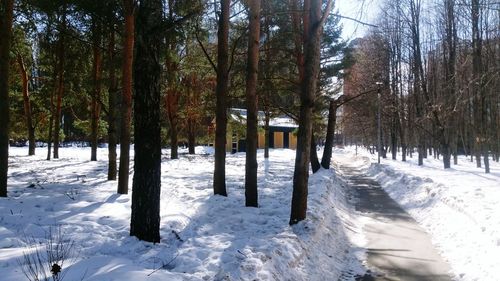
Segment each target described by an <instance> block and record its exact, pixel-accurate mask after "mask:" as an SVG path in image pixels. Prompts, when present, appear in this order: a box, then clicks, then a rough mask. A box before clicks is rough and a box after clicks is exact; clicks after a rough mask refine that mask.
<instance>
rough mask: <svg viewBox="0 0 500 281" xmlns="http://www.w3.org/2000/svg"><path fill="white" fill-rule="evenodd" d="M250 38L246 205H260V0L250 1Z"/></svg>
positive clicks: (247, 85) (247, 92)
mask: <svg viewBox="0 0 500 281" xmlns="http://www.w3.org/2000/svg"><path fill="white" fill-rule="evenodd" d="M249 6H250V7H249V15H248V17H249V26H248V29H249V38H248V57H247V77H246V78H247V79H246V105H247V136H246V153H245V160H246V161H245V206H247V207H258V206H259V203H258V193H257V168H258V164H257V142H258V137H259V136H258V124H257V122H258V120H257V116H258V108H257V74H258V71H259V37H260V0H251V1H249Z"/></svg>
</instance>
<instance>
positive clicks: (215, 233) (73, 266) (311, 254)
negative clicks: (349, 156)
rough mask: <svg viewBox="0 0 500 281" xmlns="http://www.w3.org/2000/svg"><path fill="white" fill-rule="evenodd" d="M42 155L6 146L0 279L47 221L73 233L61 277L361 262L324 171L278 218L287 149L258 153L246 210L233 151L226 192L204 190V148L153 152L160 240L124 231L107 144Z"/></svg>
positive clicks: (345, 206)
mask: <svg viewBox="0 0 500 281" xmlns="http://www.w3.org/2000/svg"><path fill="white" fill-rule="evenodd" d="M45 153H46V149H44V148H38V149H37V155H36V156H26V154H27V148H11V150H10V155H11V157H10V159H9V193H8V195H9V197H8V198H7V199H5V198H4V199H0V276H2V277H1V280H3V281H19V280H26V278H24V275H23V272H22V271H21V264H26V261H24V260H23V252H24V253H29V252H30V250H29V247H31V248H32V249H33V248H36V247H38V248H40V247H41V248H43V247H44V245H46V244H47V236H48V233H50V232H52V233H57V231H58V230H60V231H61V233H62V234H63V235H64V239H62V241H63V244H64V245H69V244H70V242H71V241H72V242H73V243H74V246H73V248H74V251H73V255H72V258H71V259H68V260H67V261H66V262H65V264H64V265H63V272H65V273H66V278H64V280H69V281H73V280H82V277H84V278H83V280H88V281H103V280H106V281H108V280H294V281H295V280H353V278H354V276H355V275H356V274H357V273H363V272H364V269H363V266H362V265H361V264H360V263H359V262H358V260H362V259H363V256H362V255H363V251H362V250H361V249H360V248H359V249H358V250H357V248H356V247H353V246H352V245H353V243H357V242H360V241H361V242H362V237H361V236H360V234H361V231H360V227H361V226H362V222H361V221H358V217H357V216H356V212H355V210H354V207H353V205H352V203H351V202H349V196H350V195H349V192H348V190H347V186H346V185H345V184H344V183H343V182H342V180H341V179H340V178H338V177H337V175H336V174H335V172H334V171H333V170H322V171H321V172H319V173H317V174H315V175H313V176H311V178H310V183H309V185H310V190H309V204H308V214H307V215H308V219H307V220H306V221H304V222H301V223H299V224H298V225H296V226H294V227H290V226H289V225H288V221H289V214H290V201H291V196H292V176H293V165H294V158H295V151H292V150H287V149H282V150H279V149H277V150H272V151H271V155H270V158H269V160H265V159H264V158H263V153H262V151H259V153H258V162H259V170H258V174H259V208H247V207H244V202H245V200H244V174H245V169H244V167H245V155H244V154H242V153H238V154H233V155H228V157H227V162H226V170H227V171H226V174H227V190H228V195H229V196H228V197H227V198H226V197H221V196H214V195H213V190H212V174H213V156H212V155H210V154H211V151H210V149H208V148H203V147H198V148H197V155H187V154H181V155H180V159H178V160H171V159H169V157H168V156H169V151H167V150H164V151H163V159H162V175H161V177H162V191H161V229H160V232H161V237H162V238H161V242H160V243H159V244H152V243H146V242H142V241H138V240H137V239H136V238H134V237H130V236H129V223H130V203H131V200H130V199H131V195H130V194H128V195H118V194H116V182H110V181H107V180H106V177H107V149H105V148H100V149H99V150H98V160H99V161H97V162H90V161H89V158H90V148H79V147H68V148H61V149H60V152H59V153H60V156H61V157H60V159H56V160H51V161H45V160H44V155H45ZM132 170H133V169H131V171H132ZM131 181H132V177H131ZM55 240H57V237H56V239H55ZM361 242H360V243H361ZM42 250H43V249H42ZM43 255H44V254H42V256H43ZM46 268H48V266H46Z"/></svg>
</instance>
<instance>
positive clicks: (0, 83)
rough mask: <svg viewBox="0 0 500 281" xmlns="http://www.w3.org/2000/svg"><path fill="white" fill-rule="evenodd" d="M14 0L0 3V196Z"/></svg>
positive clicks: (6, 155) (3, 194)
mask: <svg viewBox="0 0 500 281" xmlns="http://www.w3.org/2000/svg"><path fill="white" fill-rule="evenodd" d="M13 9H14V0H2V1H1V3H0V38H2V39H1V40H0V73H1V74H0V124H2V125H1V126H0V197H7V172H8V168H9V53H10V43H11V38H12V16H13Z"/></svg>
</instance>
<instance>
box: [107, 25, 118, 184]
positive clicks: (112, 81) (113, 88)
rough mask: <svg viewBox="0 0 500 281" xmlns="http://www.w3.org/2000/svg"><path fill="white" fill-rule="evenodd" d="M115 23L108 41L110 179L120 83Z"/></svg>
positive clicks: (113, 175)
mask: <svg viewBox="0 0 500 281" xmlns="http://www.w3.org/2000/svg"><path fill="white" fill-rule="evenodd" d="M114 28H115V24H114V23H113V24H112V25H111V28H110V30H109V42H108V58H109V61H108V64H109V65H108V67H109V87H108V104H109V105H108V180H116V170H117V165H116V143H117V135H116V130H117V128H116V106H117V96H116V95H117V91H118V84H117V79H116V67H115V30H114Z"/></svg>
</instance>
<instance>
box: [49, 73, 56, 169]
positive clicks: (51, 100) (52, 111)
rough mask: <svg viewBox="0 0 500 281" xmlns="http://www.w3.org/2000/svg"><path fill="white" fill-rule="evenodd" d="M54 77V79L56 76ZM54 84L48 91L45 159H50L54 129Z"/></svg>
mask: <svg viewBox="0 0 500 281" xmlns="http://www.w3.org/2000/svg"><path fill="white" fill-rule="evenodd" d="M54 74H55V75H54V76H55V77H57V71H54ZM55 77H54V81H56V78H55ZM55 91H56V86H54V91H53V92H51V93H50V118H49V132H48V136H47V161H48V160H50V156H51V155H52V154H51V148H52V138H53V136H54V134H53V133H52V131H53V129H54V113H55V110H56V109H55V104H54V96H55Z"/></svg>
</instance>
